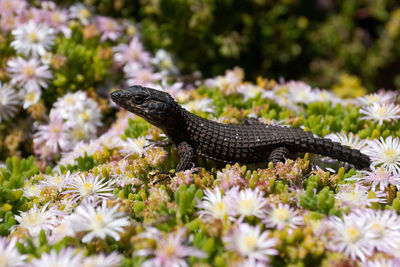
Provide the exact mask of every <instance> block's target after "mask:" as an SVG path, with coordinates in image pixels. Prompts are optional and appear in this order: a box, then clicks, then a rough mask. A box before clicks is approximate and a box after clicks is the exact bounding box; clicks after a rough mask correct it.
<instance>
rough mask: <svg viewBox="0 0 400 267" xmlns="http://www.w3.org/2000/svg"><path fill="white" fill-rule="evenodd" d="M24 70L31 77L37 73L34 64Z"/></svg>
mask: <svg viewBox="0 0 400 267" xmlns="http://www.w3.org/2000/svg"><path fill="white" fill-rule="evenodd" d="M24 72H25V74H26V75H27V76H28V77H29V78H32V77H33V76H34V75H35V68H34V67H32V66H26V67H25V68H24Z"/></svg>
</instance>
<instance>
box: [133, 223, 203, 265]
mask: <svg viewBox="0 0 400 267" xmlns="http://www.w3.org/2000/svg"><path fill="white" fill-rule="evenodd" d="M185 232H186V230H185V229H183V228H181V229H179V230H178V231H177V232H176V233H173V232H172V233H169V234H168V235H167V236H164V235H163V234H162V233H161V232H160V230H158V229H157V228H148V229H147V231H146V232H143V233H141V234H140V235H139V237H143V238H148V239H153V240H154V241H156V244H157V247H156V248H154V249H151V248H148V249H141V250H138V251H136V253H135V254H136V255H137V256H150V255H151V256H153V258H150V259H148V260H146V261H145V262H143V265H142V266H147V267H150V266H188V265H187V263H186V261H185V258H187V257H197V258H206V257H207V254H206V253H205V252H204V251H201V250H199V249H197V248H195V247H191V246H188V245H186V244H185V243H186V242H185V239H186V238H185Z"/></svg>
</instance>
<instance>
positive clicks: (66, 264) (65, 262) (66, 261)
mask: <svg viewBox="0 0 400 267" xmlns="http://www.w3.org/2000/svg"><path fill="white" fill-rule="evenodd" d="M82 260H83V257H82V254H80V253H78V252H76V250H75V249H73V248H63V249H61V250H60V251H59V252H57V251H56V250H55V249H52V250H51V251H50V253H44V252H43V253H42V254H41V255H40V258H39V259H32V261H31V262H30V263H28V264H27V265H26V266H28V267H54V266H57V267H72V266H81V265H80V264H81V262H82Z"/></svg>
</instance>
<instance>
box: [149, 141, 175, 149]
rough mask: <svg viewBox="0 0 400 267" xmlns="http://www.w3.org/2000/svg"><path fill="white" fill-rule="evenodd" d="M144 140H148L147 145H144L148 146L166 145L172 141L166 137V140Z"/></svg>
mask: <svg viewBox="0 0 400 267" xmlns="http://www.w3.org/2000/svg"><path fill="white" fill-rule="evenodd" d="M146 140H147V141H149V145H147V146H146V147H149V146H158V147H166V146H169V145H172V144H173V142H172V141H171V140H170V139H166V140H153V139H146Z"/></svg>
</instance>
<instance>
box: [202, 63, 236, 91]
mask: <svg viewBox="0 0 400 267" xmlns="http://www.w3.org/2000/svg"><path fill="white" fill-rule="evenodd" d="M243 78H244V71H243V69H242V68H239V67H235V68H234V69H233V70H226V71H225V76H217V77H215V78H212V79H207V80H205V85H206V86H207V87H211V88H213V87H218V88H219V89H220V90H221V92H222V93H223V94H224V95H231V94H236V93H237V88H238V86H239V85H241V84H242V82H243Z"/></svg>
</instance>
